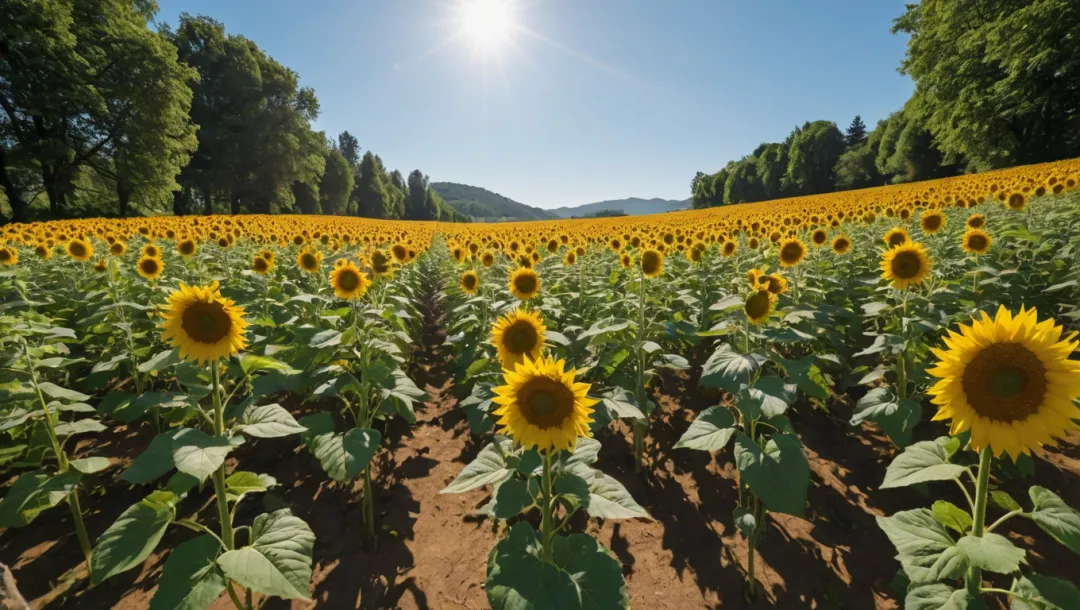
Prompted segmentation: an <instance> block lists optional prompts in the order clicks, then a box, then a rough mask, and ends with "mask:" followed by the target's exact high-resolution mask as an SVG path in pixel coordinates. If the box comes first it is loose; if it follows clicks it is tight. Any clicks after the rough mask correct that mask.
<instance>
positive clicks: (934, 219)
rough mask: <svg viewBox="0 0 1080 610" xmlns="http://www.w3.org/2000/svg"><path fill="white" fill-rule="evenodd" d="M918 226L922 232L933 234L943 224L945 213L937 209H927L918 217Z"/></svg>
mask: <svg viewBox="0 0 1080 610" xmlns="http://www.w3.org/2000/svg"><path fill="white" fill-rule="evenodd" d="M919 226H921V227H922V230H923V233H926V234H928V235H933V234H934V233H937V232H938V231H940V230H941V228H942V227H944V226H945V215H944V214H942V213H941V212H938V211H937V210H927V211H925V212H923V214H922V216H921V217H919Z"/></svg>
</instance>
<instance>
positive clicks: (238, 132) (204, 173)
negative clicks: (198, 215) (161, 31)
mask: <svg viewBox="0 0 1080 610" xmlns="http://www.w3.org/2000/svg"><path fill="white" fill-rule="evenodd" d="M169 36H170V39H171V40H172V41H173V44H174V45H176V48H177V50H178V52H179V57H180V60H181V61H183V62H185V63H186V64H188V65H190V66H191V67H193V68H195V69H196V70H198V72H199V81H198V83H197V84H196V85H195V87H194V92H195V100H194V103H193V104H192V109H191V118H192V120H193V121H194V122H195V123H196V124H197V125H198V126H199V131H198V140H199V147H198V149H197V150H196V152H195V154H194V155H193V157H192V161H191V163H190V164H189V165H188V167H187V168H185V170H184V172H183V173H181V175H180V178H179V182H180V184H181V185H182V186H183V187H184V190H183V191H182V192H181V193H180V194H179V195H178V197H177V204H176V205H175V206H174V208H175V209H177V210H178V211H180V210H182V209H184V208H187V207H189V206H190V203H191V200H192V199H193V195H194V196H197V197H198V198H200V199H201V200H202V204H203V210H204V212H205V213H208V214H209V213H212V212H213V209H214V206H213V204H214V201H215V199H220V198H222V197H224V198H227V200H228V202H229V210H230V211H231V212H232V213H234V214H238V213H240V212H241V211H242V210H244V209H247V210H248V211H253V212H262V213H272V212H277V211H283V210H288V209H291V208H292V206H293V205H294V203H295V194H296V192H297V189H296V188H294V187H293V185H294V183H297V182H299V183H302V184H305V185H308V186H309V187H313V186H315V185H318V183H319V180H320V178H321V176H322V172H323V171H324V167H325V161H324V159H323V149H324V144H323V137H322V136H321V135H319V134H316V133H315V132H313V131H312V130H311V127H310V123H311V121H313V120H314V119H315V118H316V117H317V116H318V112H319V103H318V100H317V99H316V97H315V94H314V92H313V91H312V90H311V89H308V88H302V87H300V86H299V84H298V79H297V75H296V73H295V72H293V71H292V70H289V69H288V68H286V67H284V66H282V65H281V64H279V63H278V62H276V61H274V59H273V58H271V57H269V56H268V55H266V54H265V53H264V52H263V51H262V50H261V49H259V47H258V45H256V44H255V43H253V42H251V41H250V40H248V39H246V38H244V37H242V36H231V35H226V33H225V28H224V26H223V25H222V24H221V23H219V22H217V21H214V20H213V19H210V18H208V17H192V16H190V15H187V14H184V15H181V17H180V22H179V24H178V26H177V29H176V32H175V33H173V32H170V33H169Z"/></svg>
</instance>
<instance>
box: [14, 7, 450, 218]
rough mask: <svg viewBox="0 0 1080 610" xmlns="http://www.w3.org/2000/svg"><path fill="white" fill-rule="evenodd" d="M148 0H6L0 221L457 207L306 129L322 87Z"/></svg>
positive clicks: (349, 139) (417, 211)
mask: <svg viewBox="0 0 1080 610" xmlns="http://www.w3.org/2000/svg"><path fill="white" fill-rule="evenodd" d="M156 11H157V6H156V3H155V2H153V0H0V14H2V15H4V18H3V19H0V110H2V112H0V222H6V221H7V220H9V219H10V220H14V221H26V220H30V219H34V218H63V217H71V216H86V215H118V216H126V215H131V214H150V213H161V212H170V211H171V212H173V213H175V214H192V213H204V214H209V213H214V212H219V213H220V212H229V213H233V214H240V213H268V214H274V213H287V212H295V213H306V214H350V215H360V216H366V217H371V218H408V219H416V220H440V219H441V220H447V221H456V220H466V218H463V217H459V215H458V214H456V213H455V212H454V210H453V209H452V208H450V206H449V205H447V204H446V203H445V202H444V201H443V200H442V198H441V197H440V196H439V195H438V193H436V192H435V191H434V190H432V189H431V188H430V187H429V179H428V177H427V176H426V175H424V173H423V172H421V171H420V170H414V171H412V172H410V173H409V175H408V177H407V178H406V177H405V176H404V175H403V174H402V173H401V172H399V171H397V170H394V171H388V170H387V168H386V167H385V166H384V165H383V162H382V159H380V158H379V156H378V155H376V154H374V153H373V152H372V151H366V152H363V154H362V155H361V148H360V144H359V142H358V141H357V139H356V138H355V137H354V136H353V135H352V134H350V133H349V132H348V131H345V132H342V133H341V134H340V135H338V136H337V137H336V138H331V137H327V136H326V134H324V133H323V132H318V131H315V130H313V129H312V127H311V124H312V122H313V121H314V120H315V119H316V118H317V117H318V114H319V101H318V99H317V98H316V96H315V92H314V91H313V90H312V89H310V88H308V87H301V86H300V85H299V78H298V75H297V74H296V72H294V71H292V70H290V69H289V68H287V67H285V66H283V65H281V64H280V63H278V62H277V61H275V60H274V59H273V58H272V57H270V56H269V55H268V54H267V53H266V52H265V51H263V50H262V49H260V48H259V46H258V45H257V44H255V43H254V42H253V41H251V40H248V39H247V38H245V37H243V36H239V35H235V34H229V33H227V32H226V30H225V26H224V25H223V24H222V23H220V22H218V21H215V20H214V19H211V18H209V17H204V16H191V15H188V14H183V15H181V16H180V19H179V21H178V22H177V24H176V27H175V28H170V27H167V26H161V27H158V26H156V24H155V23H154V16H155V14H156Z"/></svg>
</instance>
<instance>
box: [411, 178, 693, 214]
mask: <svg viewBox="0 0 1080 610" xmlns="http://www.w3.org/2000/svg"><path fill="white" fill-rule="evenodd" d="M431 188H433V189H435V191H436V192H437V193H439V195H441V196H442V198H443V199H444V200H446V203H447V204H448V205H450V206H451V207H452V208H454V210H455V211H457V212H459V213H461V214H467V215H469V216H471V217H473V218H474V219H476V220H481V221H489V222H490V221H519V220H555V219H559V218H574V217H586V216H594V215H596V214H597V213H600V212H621V213H623V214H627V215H630V216H640V215H645V214H663V213H665V212H671V211H675V210H685V209H688V208H689V207H690V200H689V199H684V200H681V201H680V200H675V199H664V198H662V197H653V198H651V199H644V198H641V197H626V198H623V199H609V200H605V201H597V202H593V203H585V204H581V205H575V206H561V207H558V208H553V209H550V210H548V209H543V208H538V207H534V206H529V205H526V204H524V203H521V202H519V201H515V200H513V199H511V198H509V197H507V196H505V195H502V194H500V193H496V192H494V191H490V190H488V189H486V188H483V187H480V186H473V185H469V184H461V183H458V182H432V183H431Z"/></svg>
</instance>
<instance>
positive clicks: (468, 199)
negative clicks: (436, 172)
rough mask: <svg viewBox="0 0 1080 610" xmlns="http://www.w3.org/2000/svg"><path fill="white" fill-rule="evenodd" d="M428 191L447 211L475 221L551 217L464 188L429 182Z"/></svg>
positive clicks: (476, 189) (475, 188) (485, 192)
mask: <svg viewBox="0 0 1080 610" xmlns="http://www.w3.org/2000/svg"><path fill="white" fill-rule="evenodd" d="M431 188H433V189H435V192H437V193H438V194H440V195H442V198H443V199H445V200H446V202H447V203H448V204H450V206H451V207H453V208H454V209H455V210H457V211H458V212H461V213H462V214H468V215H469V216H472V217H473V218H475V219H477V220H489V221H490V220H549V219H552V218H558V216H556V215H555V214H552V213H551V212H549V211H547V210H541V209H540V208H534V207H530V206H527V205H525V204H523V203H518V202H517V201H514V200H513V199H510V198H509V197H503V196H502V195H500V194H498V193H492V192H491V191H489V190H487V189H484V188H480V187H478V186H469V185H467V184H457V183H456V182H432V183H431Z"/></svg>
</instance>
